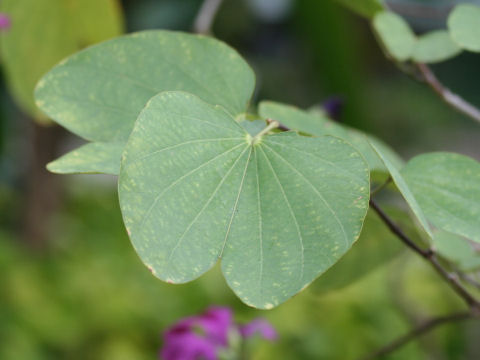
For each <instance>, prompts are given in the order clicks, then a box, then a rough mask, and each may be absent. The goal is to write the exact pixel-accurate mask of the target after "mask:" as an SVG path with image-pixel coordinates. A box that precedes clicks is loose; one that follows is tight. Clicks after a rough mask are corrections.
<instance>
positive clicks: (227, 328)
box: [160, 306, 277, 360]
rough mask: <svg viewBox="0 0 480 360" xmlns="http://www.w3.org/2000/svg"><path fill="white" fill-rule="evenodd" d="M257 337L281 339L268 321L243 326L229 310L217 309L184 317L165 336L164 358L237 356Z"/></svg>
mask: <svg viewBox="0 0 480 360" xmlns="http://www.w3.org/2000/svg"><path fill="white" fill-rule="evenodd" d="M256 334H259V335H261V336H262V337H263V338H265V339H268V340H275V339H276V337H277V333H276V332H275V330H274V329H273V327H272V326H271V325H270V324H269V323H268V322H267V321H266V320H263V319H255V320H253V321H252V322H250V323H249V324H247V325H243V326H240V325H237V324H235V323H234V322H233V315H232V311H231V310H230V309H229V308H226V307H219V306H213V307H210V308H208V309H207V310H206V311H205V312H204V313H203V314H200V315H198V316H190V317H187V318H184V319H182V320H180V321H179V322H177V323H176V324H175V325H173V326H172V327H171V328H169V329H168V330H167V331H166V332H165V334H164V336H163V340H164V346H163V348H162V350H161V352H160V356H161V358H162V359H164V360H200V359H202V360H217V359H218V354H219V352H221V351H223V352H224V351H227V350H228V351H229V352H230V353H232V351H233V353H234V352H235V350H238V349H237V347H238V345H239V344H240V343H239V341H241V340H242V339H243V340H246V339H248V338H250V337H252V336H254V335H256ZM235 339H237V340H235Z"/></svg>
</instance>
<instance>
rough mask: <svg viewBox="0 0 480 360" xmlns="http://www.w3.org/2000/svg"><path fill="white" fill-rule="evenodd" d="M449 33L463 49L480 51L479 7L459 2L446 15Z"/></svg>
mask: <svg viewBox="0 0 480 360" xmlns="http://www.w3.org/2000/svg"><path fill="white" fill-rule="evenodd" d="M448 28H449V30H450V35H451V37H452V39H453V41H455V42H456V43H457V44H458V45H459V46H460V47H462V48H463V49H465V50H469V51H474V52H480V7H478V6H476V5H473V4H460V5H457V6H456V7H455V9H454V10H453V11H452V12H451V13H450V16H449V17H448Z"/></svg>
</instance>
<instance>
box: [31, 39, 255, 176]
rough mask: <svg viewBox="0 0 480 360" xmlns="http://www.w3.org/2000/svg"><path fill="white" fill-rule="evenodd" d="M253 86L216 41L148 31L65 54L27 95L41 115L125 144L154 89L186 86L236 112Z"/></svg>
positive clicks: (237, 59)
mask: <svg viewBox="0 0 480 360" xmlns="http://www.w3.org/2000/svg"><path fill="white" fill-rule="evenodd" d="M254 86H255V76H254V74H253V71H252V70H251V69H250V67H249V66H248V64H247V63H246V62H245V61H244V60H243V59H242V58H241V56H240V55H239V54H238V53H237V52H236V51H235V50H233V49H232V48H230V47H228V46H227V45H225V44H224V43H222V42H220V41H218V40H215V39H212V38H209V37H204V36H198V35H191V34H185V33H178V32H171V31H162V30H154V31H145V32H140V33H135V34H131V35H127V36H123V37H120V38H117V39H113V40H110V41H107V42H105V43H102V44H99V45H96V46H93V47H90V48H88V49H86V50H84V51H81V52H79V53H78V54H75V55H73V56H71V57H69V58H68V59H67V60H66V61H64V62H62V63H61V64H59V65H58V66H56V67H55V68H54V69H52V70H51V71H50V72H49V73H48V74H47V75H45V76H44V77H43V78H42V80H40V82H39V84H38V86H37V89H36V92H35V97H36V100H37V105H38V106H39V107H40V108H41V109H42V110H43V111H44V112H45V113H46V114H47V115H48V116H50V117H51V118H52V119H53V120H55V121H56V122H58V123H59V124H60V125H62V126H64V127H65V128H67V129H69V130H70V131H72V132H74V133H75V134H77V135H79V136H81V137H83V138H85V139H87V140H91V141H99V142H113V143H125V142H126V140H127V138H128V136H129V134H130V132H131V130H132V128H133V124H134V122H135V119H136V118H137V116H138V114H139V113H140V111H141V110H142V108H143V107H144V106H145V104H146V103H147V101H148V100H149V99H150V98H151V97H152V96H154V95H156V94H157V93H159V92H162V91H166V90H183V91H188V92H190V93H193V94H195V95H197V96H199V97H200V98H202V99H203V100H205V101H207V102H209V103H211V104H214V105H216V104H218V105H221V106H223V107H224V108H225V109H226V110H227V111H228V112H230V113H231V114H232V115H237V114H239V113H243V112H244V111H245V110H246V107H247V104H248V101H249V100H250V97H251V95H252V92H253V89H254ZM110 166H111V167H112V168H113V167H118V163H116V164H111V165H110ZM85 170H89V169H88V163H87V162H85ZM91 171H96V168H95V166H94V165H93V167H92V169H90V170H89V172H91Z"/></svg>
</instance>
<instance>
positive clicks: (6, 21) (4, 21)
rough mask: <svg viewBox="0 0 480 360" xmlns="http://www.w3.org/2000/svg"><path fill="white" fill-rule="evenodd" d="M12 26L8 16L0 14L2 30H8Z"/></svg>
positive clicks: (0, 27) (0, 28)
mask: <svg viewBox="0 0 480 360" xmlns="http://www.w3.org/2000/svg"><path fill="white" fill-rule="evenodd" d="M10 25H11V21H10V17H9V16H8V15H7V14H4V13H0V30H8V29H10Z"/></svg>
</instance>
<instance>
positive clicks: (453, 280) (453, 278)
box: [370, 199, 480, 313]
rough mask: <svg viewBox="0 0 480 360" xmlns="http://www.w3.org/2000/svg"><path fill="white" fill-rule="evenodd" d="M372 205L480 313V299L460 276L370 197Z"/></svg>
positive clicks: (391, 227)
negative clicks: (407, 232) (394, 220)
mask: <svg viewBox="0 0 480 360" xmlns="http://www.w3.org/2000/svg"><path fill="white" fill-rule="evenodd" d="M370 206H371V207H372V209H373V210H375V212H376V213H377V214H378V216H379V217H380V218H381V219H382V220H383V222H384V223H385V224H386V225H387V227H388V228H389V229H390V231H391V232H392V233H393V234H395V235H396V236H397V237H398V238H399V239H400V240H401V241H402V242H403V243H404V244H405V245H407V246H408V247H409V248H410V249H412V250H413V251H415V252H416V253H417V254H418V255H420V256H421V257H423V258H424V259H425V260H427V261H428V262H429V263H430V264H431V265H432V266H433V268H434V269H435V270H436V271H437V273H438V274H439V275H440V276H441V277H443V278H444V279H445V280H446V282H447V283H448V284H449V285H450V287H451V288H452V289H453V290H454V291H455V292H456V293H457V294H458V295H459V296H460V297H461V298H462V299H463V300H464V301H465V302H466V303H467V305H468V306H469V307H470V308H471V310H472V311H473V312H475V313H480V301H478V300H477V299H476V298H475V297H474V296H473V295H472V294H470V292H469V291H468V290H467V289H466V288H465V287H464V286H463V285H462V284H461V283H460V281H459V280H458V276H457V275H455V274H452V273H449V272H448V271H447V270H446V269H445V268H444V267H443V266H442V265H441V264H440V262H439V261H438V259H437V256H436V254H435V252H434V251H433V250H432V249H430V248H428V249H422V248H421V247H419V246H418V245H417V244H416V243H415V242H414V241H413V240H412V239H410V238H409V237H408V236H407V235H406V234H405V233H404V232H403V230H402V229H401V228H400V227H399V226H398V225H397V224H396V223H395V222H393V220H392V219H390V217H389V216H388V215H387V214H386V213H385V212H384V211H383V210H382V209H381V208H380V206H379V205H378V204H377V203H376V202H375V201H374V200H373V199H370Z"/></svg>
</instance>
